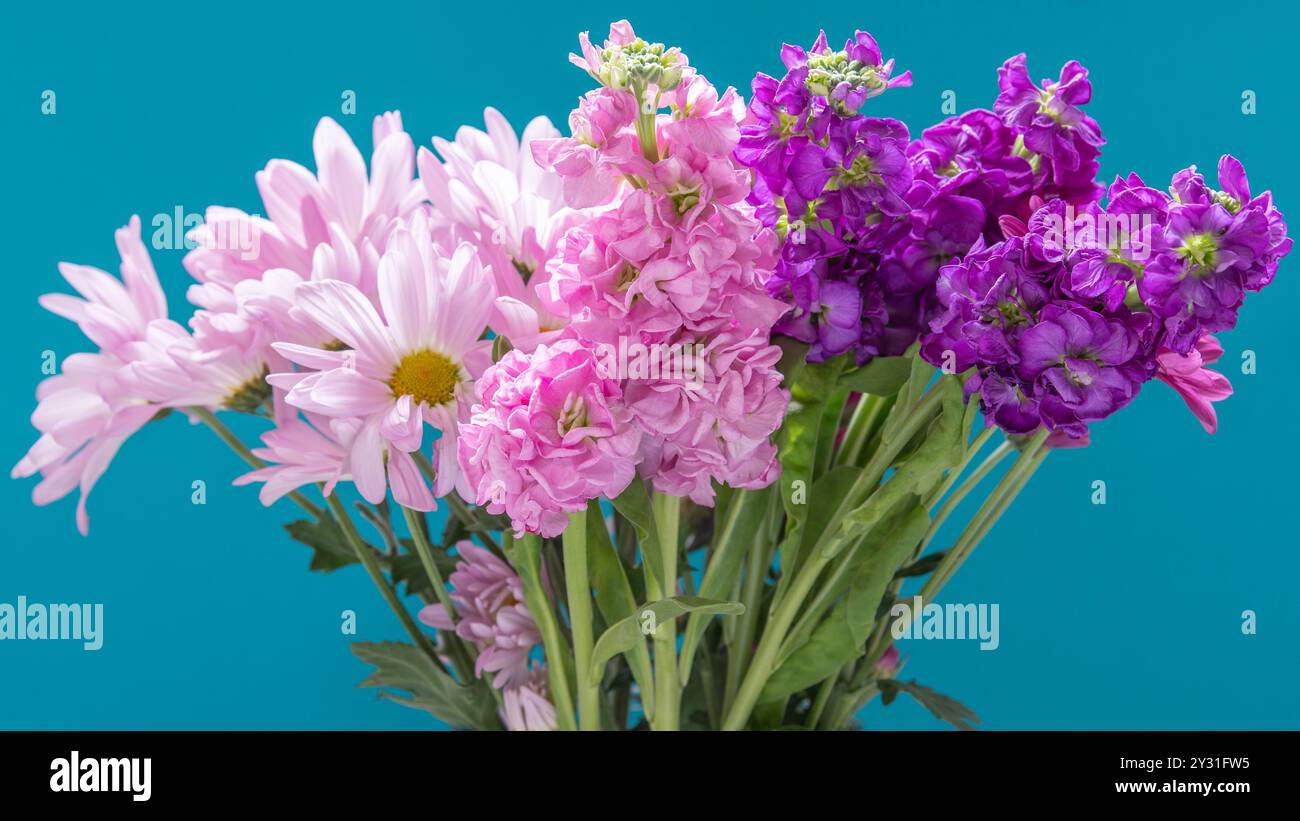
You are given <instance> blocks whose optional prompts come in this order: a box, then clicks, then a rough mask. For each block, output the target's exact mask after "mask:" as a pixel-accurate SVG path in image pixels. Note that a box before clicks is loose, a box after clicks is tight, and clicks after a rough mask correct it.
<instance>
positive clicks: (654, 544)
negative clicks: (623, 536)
mask: <svg viewBox="0 0 1300 821" xmlns="http://www.w3.org/2000/svg"><path fill="white" fill-rule="evenodd" d="M610 501H611V502H613V503H614V509H615V510H617V511H618V512H619V513H620V514H621V515H622V516H623V518H625V519H627V520H628V521H629V522H631V523H632V526H633V527H635V528H636V533H637V538H638V539H639V540H640V542H641V551H640V552H641V562H642V563H643V564H644V565H645V566H646V567H647V568H649V570H650V573H651V574H652V575H653V576H654V578H655V579H657V580H658V581H659V589H660V590H668V589H669V587H668V586H667V585H666V584H665V583H664V562H663V556H662V554H661V553H660V551H659V534H658V533H657V532H656V529H655V517H654V511H653V510H652V509H651V507H650V492H649V491H648V490H647V488H646V486H645V483H644V482H643V481H641V477H640V476H635V477H633V479H632V483H631V484H629V485H628V486H627V488H625V489H624V490H623V492H622V493H620V494H618V496H616V497H614V498H613V499H611V500H610Z"/></svg>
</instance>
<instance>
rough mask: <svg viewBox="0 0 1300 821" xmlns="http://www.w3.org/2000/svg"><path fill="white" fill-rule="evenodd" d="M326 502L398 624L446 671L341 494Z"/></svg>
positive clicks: (333, 495)
mask: <svg viewBox="0 0 1300 821" xmlns="http://www.w3.org/2000/svg"><path fill="white" fill-rule="evenodd" d="M326 501H327V502H328V504H329V506H330V510H331V511H332V512H333V513H334V518H335V520H336V521H337V522H338V523H339V527H340V528H342V529H343V535H344V537H345V538H346V539H347V542H348V546H349V547H351V548H352V551H353V552H354V553H356V554H357V560H358V561H360V562H361V565H362V566H363V567H364V568H365V569H366V573H367V574H369V576H370V580H371V581H372V582H374V583H375V587H377V588H379V593H380V595H381V596H383V597H384V601H386V602H388V606H389V607H390V608H392V611H393V613H394V615H396V616H397V620H398V621H400V622H401V623H402V627H404V628H406V632H407V633H408V634H409V635H410V637H411V640H412V641H414V642H415V645H416V646H417V647H419V648H420V649H421V650H423V651H424V652H425V653H426V654H427V655H428V656H429V658H430V659H432V660H433V663H434V664H436V665H438V666H439V667H443V665H442V661H441V660H439V658H438V653H437V650H436V649H435V648H434V646H433V642H431V641H429V637H428V636H426V635H425V634H424V632H423V631H421V630H420V628H419V627H417V626H416V624H415V620H414V619H412V618H411V614H410V612H408V611H407V609H406V608H405V607H404V606H403V605H402V602H401V600H400V599H398V598H397V593H396V592H395V591H394V590H393V588H392V586H391V585H390V584H389V583H388V580H387V579H385V578H384V574H383V571H381V570H380V569H379V562H377V561H376V560H375V554H374V553H373V552H371V550H370V548H369V547H368V546H367V545H366V543H365V542H363V541H362V540H361V534H360V533H357V528H356V525H354V524H353V523H352V518H351V517H350V516H348V511H347V508H345V507H343V502H341V501H339V496H338V494H337V493H331V494H330V495H329V496H328V497H326ZM443 671H444V672H446V668H445V667H443Z"/></svg>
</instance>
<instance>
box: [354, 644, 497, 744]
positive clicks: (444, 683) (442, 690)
mask: <svg viewBox="0 0 1300 821" xmlns="http://www.w3.org/2000/svg"><path fill="white" fill-rule="evenodd" d="M352 652H353V653H354V654H355V655H356V656H357V658H359V659H361V660H362V661H364V662H366V663H367V664H371V665H374V667H375V672H373V673H371V674H370V676H369V678H367V679H366V680H365V681H363V682H361V685H360V686H362V687H380V688H383V689H384V690H385V692H381V693H380V697H381V698H388V699H391V700H393V701H395V702H397V703H398V704H404V705H406V706H407V707H414V708H416V709H419V710H427V711H428V712H429V713H431V714H432V715H433V716H434V718H437V719H439V720H440V721H443V722H446V723H447V724H450V725H451V726H453V727H466V728H470V729H475V730H493V729H500V727H501V722H500V720H499V719H498V718H497V711H496V702H495V701H494V700H493V699H492V697H491V694H489V693H488V692H487V691H486V690H484V689H483V687H482V686H477V685H476V686H470V687H463V686H461V685H460V684H458V683H456V681H455V680H454V679H452V678H451V677H450V676H448V675H447V674H446V673H444V672H443V671H441V670H439V669H438V668H437V667H436V666H434V663H433V662H432V661H431V660H430V659H429V657H428V656H426V655H425V654H424V653H423V652H422V651H421V650H420V649H419V648H418V647H416V646H415V645H413V644H405V643H402V642H397V641H384V642H377V643H372V642H363V641H359V642H354V643H353V644H352ZM390 690H399V691H405V692H407V693H409V694H410V695H408V696H402V695H395V694H394V693H392V692H388V691H390Z"/></svg>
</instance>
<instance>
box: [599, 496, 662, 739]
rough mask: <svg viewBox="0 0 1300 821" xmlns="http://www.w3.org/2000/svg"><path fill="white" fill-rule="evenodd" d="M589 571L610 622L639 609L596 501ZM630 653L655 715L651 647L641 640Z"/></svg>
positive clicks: (602, 611) (650, 711) (643, 700)
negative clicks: (651, 674)
mask: <svg viewBox="0 0 1300 821" xmlns="http://www.w3.org/2000/svg"><path fill="white" fill-rule="evenodd" d="M587 573H588V575H589V577H590V580H591V586H592V587H594V588H595V590H596V608H597V609H598V610H599V611H600V615H601V617H603V618H604V619H605V621H606V622H607V623H609V624H615V623H617V622H619V621H622V620H623V619H625V618H627V617H628V616H630V615H632V611H634V610H635V609H636V599H635V598H633V595H632V585H631V583H630V582H629V581H628V578H627V571H626V569H625V568H624V566H623V560H622V559H620V558H619V556H618V553H616V552H615V551H614V545H613V544H611V543H610V540H609V531H608V530H606V529H605V517H604V516H603V515H602V514H601V512H600V506H599V505H598V504H596V503H594V502H593V503H592V504H590V505H588V506H587ZM626 656H627V664H628V667H630V668H631V670H632V677H633V678H634V679H636V683H637V686H639V687H640V688H641V703H642V706H643V707H644V708H645V712H646V715H648V716H652V715H654V687H653V686H651V683H652V681H653V680H652V679H651V676H650V651H649V649H648V648H647V647H646V645H645V642H640V644H639V645H638V646H636V647H634V648H632V649H631V650H628V651H627V652H626Z"/></svg>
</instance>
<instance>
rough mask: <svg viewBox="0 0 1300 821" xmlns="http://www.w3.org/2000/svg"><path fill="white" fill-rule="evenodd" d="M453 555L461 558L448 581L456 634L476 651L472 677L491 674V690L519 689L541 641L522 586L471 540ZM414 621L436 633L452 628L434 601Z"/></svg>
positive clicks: (506, 567) (511, 570) (502, 564)
mask: <svg viewBox="0 0 1300 821" xmlns="http://www.w3.org/2000/svg"><path fill="white" fill-rule="evenodd" d="M456 552H457V553H458V554H459V555H460V558H461V560H460V562H459V563H457V565H456V570H455V572H453V573H452V574H451V577H450V579H449V581H450V582H451V586H452V593H451V601H452V604H453V605H454V606H455V608H456V626H455V629H456V635H458V636H460V637H461V638H462V639H464V640H465V641H468V642H470V643H471V644H473V645H474V646H475V647H477V648H478V651H479V653H478V661H477V662H476V663H475V665H474V672H475V674H476V675H479V676H482V675H483V673H484V672H489V673H495V674H496V675H495V677H494V678H493V680H492V684H493V686H495V687H501V688H507V687H517V686H520V685H521V684H523V683H524V682H525V680H526V679H527V678H528V675H529V669H528V656H529V653H531V652H532V650H533V648H534V647H536V646H537V645H539V644H541V643H542V634H541V633H540V632H538V630H537V625H536V623H534V622H533V617H532V614H530V613H529V612H528V606H527V605H526V604H524V585H523V582H521V581H520V580H519V576H518V574H516V573H515V571H514V568H512V567H511V566H510V565H509V564H507V563H506V562H505V561H503V560H502V559H500V558H498V557H497V556H496V555H495V554H494V553H492V551H490V550H487V549H486V548H482V547H479V546H478V545H476V544H474V543H473V542H470V541H461V542H457V543H456ZM420 621H422V622H424V623H425V624H427V625H429V626H430V627H435V628H437V629H439V630H451V629H452V623H451V619H450V618H448V616H447V610H446V608H444V607H443V606H442V604H441V603H440V602H434V603H433V604H430V605H428V606H427V607H425V608H424V609H423V610H421V611H420Z"/></svg>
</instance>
